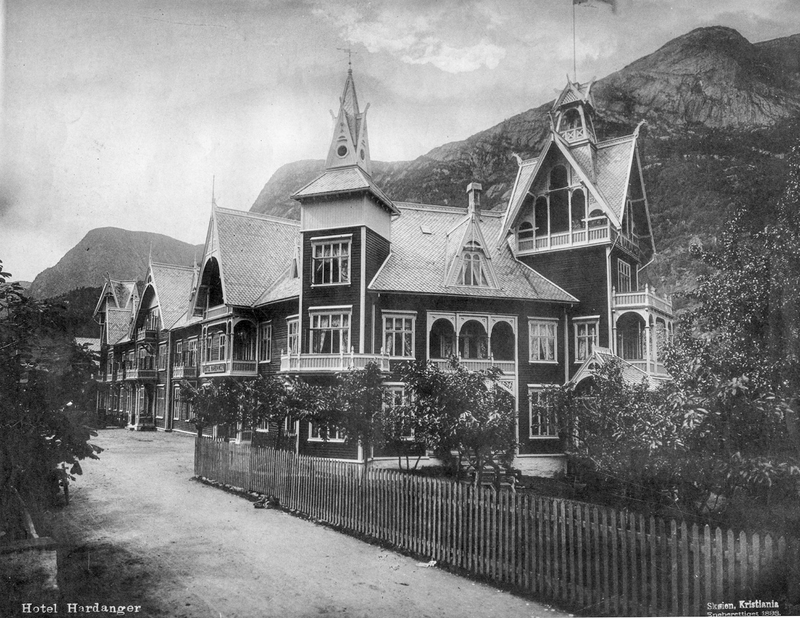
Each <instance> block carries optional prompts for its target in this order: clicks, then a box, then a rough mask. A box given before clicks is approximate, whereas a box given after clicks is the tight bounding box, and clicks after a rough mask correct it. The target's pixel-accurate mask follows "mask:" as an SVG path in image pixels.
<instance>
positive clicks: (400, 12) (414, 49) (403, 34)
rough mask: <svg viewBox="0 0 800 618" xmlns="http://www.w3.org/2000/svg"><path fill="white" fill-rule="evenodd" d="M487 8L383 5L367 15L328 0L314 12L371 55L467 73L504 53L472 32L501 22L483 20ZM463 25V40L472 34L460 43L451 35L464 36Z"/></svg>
mask: <svg viewBox="0 0 800 618" xmlns="http://www.w3.org/2000/svg"><path fill="white" fill-rule="evenodd" d="M486 10H487V9H486V8H485V7H480V6H477V7H473V9H472V10H470V9H466V10H462V11H459V12H456V13H454V12H453V11H452V10H450V8H448V7H446V6H443V5H434V6H428V5H423V6H422V7H416V8H415V7H410V6H402V7H397V6H387V7H384V8H381V9H378V10H377V11H374V12H373V15H370V16H366V15H365V14H363V13H361V12H359V11H358V10H356V9H355V8H354V7H352V6H347V5H345V6H342V5H337V4H335V3H330V4H325V5H323V6H319V7H317V8H316V9H314V11H313V13H314V14H315V15H316V16H317V17H319V18H321V19H325V20H329V21H332V22H333V23H334V24H335V25H336V26H337V27H338V28H339V30H340V31H341V34H342V36H343V37H344V38H345V39H346V40H347V41H348V42H349V43H356V44H361V45H363V46H364V47H366V48H367V50H368V51H369V52H371V53H379V52H385V53H388V54H391V55H392V56H394V57H396V58H397V59H399V60H400V61H401V62H404V63H406V64H417V65H419V64H430V65H432V66H434V67H436V68H437V69H439V70H441V71H444V72H446V73H468V72H471V71H477V70H478V69H481V68H483V67H486V68H489V69H494V68H496V67H497V66H498V65H499V64H500V61H501V60H503V58H505V56H506V50H505V49H504V48H503V47H501V46H499V45H496V44H494V43H492V42H490V41H489V40H487V38H486V37H485V36H475V35H476V32H475V31H476V29H477V31H478V32H480V31H482V30H484V29H485V30H489V29H494V28H496V26H497V25H498V24H499V23H501V18H500V16H499V15H497V14H496V13H492V14H491V18H490V19H487V17H489V15H488V14H487V13H486ZM454 14H455V15H457V16H458V17H455V18H454V17H453V15H454ZM470 18H472V19H470ZM454 22H458V23H454ZM487 22H488V25H487ZM463 24H467V25H468V26H469V27H468V28H467V29H468V30H469V32H468V33H466V36H467V38H469V37H470V36H472V37H473V38H472V39H471V40H469V41H468V42H466V44H459V43H458V42H456V41H455V39H461V38H463V37H464V36H465V30H464V29H463V28H460V26H461V25H463ZM476 26H477V28H476ZM476 39H477V42H473V41H474V40H476Z"/></svg>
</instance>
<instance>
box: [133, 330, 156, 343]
mask: <svg viewBox="0 0 800 618" xmlns="http://www.w3.org/2000/svg"><path fill="white" fill-rule="evenodd" d="M155 339H158V329H156V328H153V327H152V326H142V327H141V328H140V329H138V330H137V331H136V341H153V340H155Z"/></svg>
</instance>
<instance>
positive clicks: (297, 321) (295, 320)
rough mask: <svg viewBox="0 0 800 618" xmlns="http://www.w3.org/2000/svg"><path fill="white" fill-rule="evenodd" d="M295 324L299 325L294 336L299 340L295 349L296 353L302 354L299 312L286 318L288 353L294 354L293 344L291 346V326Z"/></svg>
mask: <svg viewBox="0 0 800 618" xmlns="http://www.w3.org/2000/svg"><path fill="white" fill-rule="evenodd" d="M292 324H295V325H296V326H297V332H296V333H295V335H294V337H295V339H296V340H297V346H296V347H297V349H296V350H295V351H294V354H300V316H299V315H298V314H295V315H290V316H288V317H287V318H286V354H292V353H293V352H292V346H291V340H292V337H291V328H290V326H291V325H292Z"/></svg>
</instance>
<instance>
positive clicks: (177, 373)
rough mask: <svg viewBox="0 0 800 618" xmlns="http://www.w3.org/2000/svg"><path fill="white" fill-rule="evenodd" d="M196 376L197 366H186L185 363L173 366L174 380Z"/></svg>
mask: <svg viewBox="0 0 800 618" xmlns="http://www.w3.org/2000/svg"><path fill="white" fill-rule="evenodd" d="M196 377H197V367H184V366H183V365H179V366H177V367H173V368H172V379H173V380H184V379H188V378H196Z"/></svg>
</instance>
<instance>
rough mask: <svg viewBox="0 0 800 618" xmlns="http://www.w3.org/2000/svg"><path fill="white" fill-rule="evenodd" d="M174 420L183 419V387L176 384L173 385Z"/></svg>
mask: <svg viewBox="0 0 800 618" xmlns="http://www.w3.org/2000/svg"><path fill="white" fill-rule="evenodd" d="M172 420H173V421H180V420H182V419H181V387H180V385H179V384H175V385H173V387H172Z"/></svg>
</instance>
